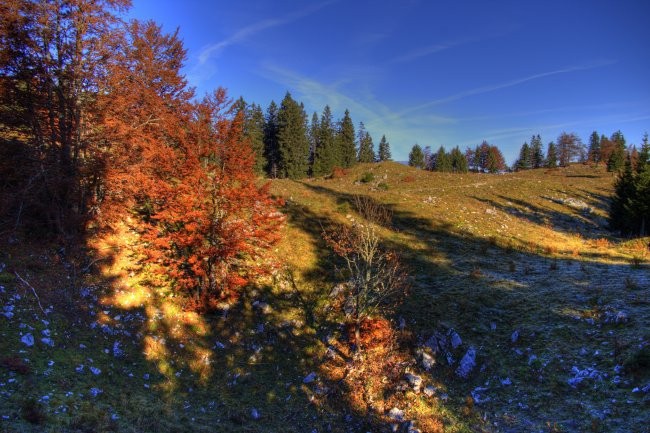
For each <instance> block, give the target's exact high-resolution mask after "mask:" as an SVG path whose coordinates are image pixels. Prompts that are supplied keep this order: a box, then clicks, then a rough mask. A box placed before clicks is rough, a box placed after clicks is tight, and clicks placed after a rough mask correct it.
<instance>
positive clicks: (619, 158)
mask: <svg viewBox="0 0 650 433" xmlns="http://www.w3.org/2000/svg"><path fill="white" fill-rule="evenodd" d="M609 140H610V142H612V144H613V149H612V153H611V155H610V156H609V159H608V160H607V171H611V172H618V171H621V170H622V169H623V168H624V167H625V137H623V133H621V131H616V132H615V133H613V134H612V136H611V137H610V139H609Z"/></svg>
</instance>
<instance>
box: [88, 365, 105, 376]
mask: <svg viewBox="0 0 650 433" xmlns="http://www.w3.org/2000/svg"><path fill="white" fill-rule="evenodd" d="M90 371H91V372H92V373H93V374H94V375H95V376H99V375H100V374H102V370H101V369H99V368H97V367H90Z"/></svg>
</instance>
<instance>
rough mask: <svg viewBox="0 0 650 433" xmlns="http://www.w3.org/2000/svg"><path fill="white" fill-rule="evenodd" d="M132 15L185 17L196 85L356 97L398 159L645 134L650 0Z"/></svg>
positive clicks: (221, 8)
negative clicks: (537, 137)
mask: <svg viewBox="0 0 650 433" xmlns="http://www.w3.org/2000/svg"><path fill="white" fill-rule="evenodd" d="M129 15H130V16H131V17H134V18H138V19H153V20H154V21H156V22H158V23H159V24H162V25H163V28H164V29H165V30H166V31H169V32H172V31H174V30H175V29H176V27H180V35H181V38H182V39H183V40H184V43H185V46H186V48H187V49H188V59H187V63H186V68H185V73H186V76H187V78H188V80H189V83H190V85H192V86H194V87H196V89H197V92H198V93H199V94H204V93H206V92H210V91H211V90H212V89H214V88H216V87H219V86H222V87H225V88H227V89H228V92H229V94H230V96H232V97H235V98H237V97H239V96H243V97H244V99H246V100H247V101H248V102H255V103H258V104H260V105H261V106H262V108H263V109H264V110H266V107H267V106H268V104H269V103H270V101H271V100H275V101H276V102H277V103H279V102H280V101H281V100H282V98H283V97H284V94H285V92H286V91H287V90H288V91H290V92H291V94H292V95H293V96H294V98H295V99H297V100H299V101H302V102H304V103H305V107H306V110H307V112H308V115H309V116H310V118H311V114H312V113H313V112H314V111H317V112H318V113H319V115H320V113H321V111H322V109H323V107H324V106H325V105H326V104H329V105H330V107H331V108H332V111H333V113H334V117H335V118H340V117H341V116H342V115H343V111H344V110H345V109H346V108H348V109H350V112H351V115H352V119H353V121H354V122H355V126H356V125H358V123H359V122H360V121H363V122H364V123H365V125H366V128H367V129H368V131H369V132H370V133H371V135H372V136H373V139H374V142H375V145H377V143H378V142H379V139H380V138H381V135H382V134H386V137H387V138H388V140H389V142H390V143H391V148H392V151H393V157H394V159H397V160H405V159H407V155H408V152H409V150H410V148H411V147H412V146H413V144H415V143H418V144H420V145H422V146H427V145H428V146H431V147H432V148H433V149H434V150H436V149H437V148H438V147H439V146H440V145H444V146H445V147H446V148H447V150H449V149H450V148H452V147H454V146H456V145H459V146H460V147H461V149H465V148H466V147H468V146H472V147H473V146H476V145H477V144H480V143H481V141H482V140H483V139H486V140H488V142H490V143H491V144H496V145H497V146H499V147H500V148H501V149H502V151H503V153H504V154H505V156H506V160H507V161H508V163H512V162H513V161H514V159H515V158H516V157H517V154H518V151H519V148H520V147H521V145H522V144H523V142H524V141H528V140H530V136H531V135H532V134H541V136H542V140H543V141H544V143H545V144H546V143H548V142H549V141H551V140H555V139H556V138H557V136H558V135H559V134H560V133H561V132H562V131H567V132H575V133H577V134H578V135H579V136H580V137H581V138H582V139H583V141H585V142H586V141H587V140H588V136H589V134H590V133H591V132H592V131H593V130H597V131H598V132H599V133H600V134H603V133H604V134H606V135H608V136H609V135H610V134H611V133H612V132H614V131H615V130H617V129H620V130H621V131H622V132H623V133H624V135H625V137H626V139H627V141H628V143H633V144H637V145H638V144H639V143H640V141H641V137H642V135H643V133H644V132H645V131H648V132H650V71H649V68H650V0H611V1H598V0H594V1H587V0H585V1H572V0H563V1H555V0H548V1H527V0H523V1H522V0H517V1H499V2H497V1H494V2H493V1H485V0H481V1H460V0H458V1H428V0H422V1H417V0H405V1H385V0H368V1H365V0H364V1H355V0H339V1H337V0H333V1H298V0H268V1H262V0H257V1H245V0H244V1H232V0H231V1H228V2H226V1H222V0H214V1H210V0H206V1H198V0H185V1H169V0H166V1H162V0H135V1H134V5H133V9H132V10H131V12H130V14H129Z"/></svg>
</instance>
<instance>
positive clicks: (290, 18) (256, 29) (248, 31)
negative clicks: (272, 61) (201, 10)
mask: <svg viewBox="0 0 650 433" xmlns="http://www.w3.org/2000/svg"><path fill="white" fill-rule="evenodd" d="M336 1H338V0H330V1H326V2H323V3H318V4H315V5H311V6H309V7H307V8H304V9H301V10H298V11H295V12H292V13H289V14H288V15H286V16H284V17H278V18H269V19H266V20H262V21H258V22H256V23H253V24H251V25H249V26H246V27H244V28H242V29H240V30H238V31H236V32H235V33H234V34H233V35H231V36H229V37H227V38H226V39H224V40H222V41H219V42H217V43H214V44H211V45H208V46H207V47H205V48H203V50H201V52H200V53H199V56H198V59H199V66H202V65H204V64H205V63H206V62H207V61H208V60H210V58H213V57H215V56H217V55H219V54H220V53H221V52H222V51H223V50H224V49H225V48H227V47H229V46H230V45H233V44H236V43H238V42H241V41H244V40H246V39H248V38H250V37H252V36H254V35H256V34H257V33H260V32H262V31H264V30H267V29H271V28H273V27H280V26H283V25H285V24H289V23H292V22H294V21H297V20H299V19H300V18H303V17H306V16H308V15H311V14H313V13H315V12H317V11H319V10H320V9H322V8H324V7H326V6H329V5H330V4H332V3H336Z"/></svg>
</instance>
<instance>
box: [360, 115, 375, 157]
mask: <svg viewBox="0 0 650 433" xmlns="http://www.w3.org/2000/svg"><path fill="white" fill-rule="evenodd" d="M358 137H359V156H358V157H357V160H358V161H359V162H375V148H374V144H373V143H372V137H371V136H370V134H369V133H368V131H366V127H365V126H364V124H363V122H361V123H359V132H358Z"/></svg>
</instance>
